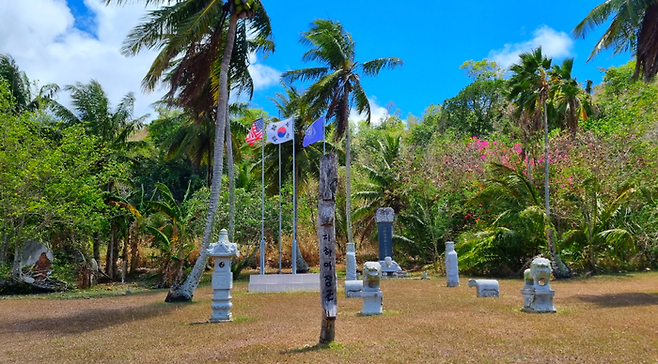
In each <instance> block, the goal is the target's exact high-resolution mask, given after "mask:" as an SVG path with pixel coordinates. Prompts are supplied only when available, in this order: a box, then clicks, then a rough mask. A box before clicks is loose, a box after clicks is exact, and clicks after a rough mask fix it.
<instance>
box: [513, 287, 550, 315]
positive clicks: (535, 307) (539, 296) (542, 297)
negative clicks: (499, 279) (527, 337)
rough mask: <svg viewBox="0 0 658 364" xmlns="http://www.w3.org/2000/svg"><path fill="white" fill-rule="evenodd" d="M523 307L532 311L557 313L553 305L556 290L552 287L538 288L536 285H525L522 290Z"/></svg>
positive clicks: (527, 310)
mask: <svg viewBox="0 0 658 364" xmlns="http://www.w3.org/2000/svg"><path fill="white" fill-rule="evenodd" d="M521 295H522V296H523V308H522V309H521V311H523V312H530V313H555V312H557V310H556V309H555V306H553V297H554V296H555V291H554V290H552V289H536V288H535V287H534V286H527V285H526V286H524V287H523V289H522V290H521Z"/></svg>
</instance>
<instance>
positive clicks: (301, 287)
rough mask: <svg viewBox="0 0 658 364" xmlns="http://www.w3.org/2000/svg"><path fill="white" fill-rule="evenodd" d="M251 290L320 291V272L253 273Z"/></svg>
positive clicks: (273, 291) (250, 278)
mask: <svg viewBox="0 0 658 364" xmlns="http://www.w3.org/2000/svg"><path fill="white" fill-rule="evenodd" d="M249 292H255V293H276V292H320V273H304V274H252V275H250V276H249Z"/></svg>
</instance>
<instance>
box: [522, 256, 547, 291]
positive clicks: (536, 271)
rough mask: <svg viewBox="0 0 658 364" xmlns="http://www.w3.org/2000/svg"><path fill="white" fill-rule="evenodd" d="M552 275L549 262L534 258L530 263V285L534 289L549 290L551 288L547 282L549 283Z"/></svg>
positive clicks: (544, 259)
mask: <svg viewBox="0 0 658 364" xmlns="http://www.w3.org/2000/svg"><path fill="white" fill-rule="evenodd" d="M526 272H527V270H526ZM552 273H553V270H552V269H551V262H550V261H549V260H548V259H546V258H535V259H534V260H533V261H532V264H530V275H531V276H532V284H533V286H535V287H543V288H546V289H550V288H551V286H550V284H549V282H550V281H551V274H552ZM526 275H527V274H524V277H525V279H526V284H527V282H528V277H527V276H526ZM539 282H542V284H541V285H540V284H539Z"/></svg>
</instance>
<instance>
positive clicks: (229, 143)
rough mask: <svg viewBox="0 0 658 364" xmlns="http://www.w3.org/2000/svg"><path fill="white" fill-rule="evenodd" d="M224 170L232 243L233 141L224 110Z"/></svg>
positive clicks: (233, 222)
mask: <svg viewBox="0 0 658 364" xmlns="http://www.w3.org/2000/svg"><path fill="white" fill-rule="evenodd" d="M225 142H226V169H227V171H226V172H227V173H228V237H229V239H230V241H233V234H235V231H234V230H235V174H233V162H234V161H233V140H232V135H231V121H230V120H229V117H228V108H226V139H225Z"/></svg>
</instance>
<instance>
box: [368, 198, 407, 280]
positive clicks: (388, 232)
mask: <svg viewBox="0 0 658 364" xmlns="http://www.w3.org/2000/svg"><path fill="white" fill-rule="evenodd" d="M394 218H395V212H394V211H393V209H392V208H390V207H384V208H380V209H377V211H376V212H375V221H376V222H377V232H378V236H379V264H380V266H381V271H382V273H383V274H386V275H387V276H393V275H397V274H398V273H402V269H401V268H400V265H398V263H396V262H395V261H394V260H393V220H394ZM387 258H388V259H387ZM364 274H365V273H364Z"/></svg>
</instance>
